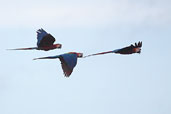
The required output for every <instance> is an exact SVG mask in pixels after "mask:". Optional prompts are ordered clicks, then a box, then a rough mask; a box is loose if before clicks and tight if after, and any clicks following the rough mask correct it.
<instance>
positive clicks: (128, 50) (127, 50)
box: [84, 42, 142, 58]
mask: <svg viewBox="0 0 171 114" xmlns="http://www.w3.org/2000/svg"><path fill="white" fill-rule="evenodd" d="M141 47H142V42H138V44H137V43H135V45H133V44H131V45H130V46H127V47H124V48H121V49H116V50H113V51H107V52H101V53H95V54H91V55H87V56H84V58H85V57H90V56H95V55H103V54H108V53H116V54H122V55H128V54H133V53H139V54H140V53H141Z"/></svg>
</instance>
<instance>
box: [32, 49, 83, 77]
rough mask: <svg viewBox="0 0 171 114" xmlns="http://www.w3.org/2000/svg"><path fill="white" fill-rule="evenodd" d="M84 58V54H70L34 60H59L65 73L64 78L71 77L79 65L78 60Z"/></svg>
mask: <svg viewBox="0 0 171 114" xmlns="http://www.w3.org/2000/svg"><path fill="white" fill-rule="evenodd" d="M82 57H83V53H76V52H69V53H65V54H61V55H56V56H48V57H40V58H35V59H33V60H37V59H56V58H58V59H59V60H60V61H61V66H62V69H63V72H64V76H65V77H69V76H70V75H71V73H72V71H73V69H74V67H75V66H76V65H77V58H82Z"/></svg>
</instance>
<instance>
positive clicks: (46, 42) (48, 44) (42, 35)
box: [8, 29, 62, 51]
mask: <svg viewBox="0 0 171 114" xmlns="http://www.w3.org/2000/svg"><path fill="white" fill-rule="evenodd" d="M54 42H55V38H54V37H53V36H52V35H51V34H49V33H47V32H46V31H45V30H43V29H39V30H37V47H30V48H17V49H8V50H33V49H36V50H44V51H49V50H53V49H56V48H61V47H62V45H61V44H54Z"/></svg>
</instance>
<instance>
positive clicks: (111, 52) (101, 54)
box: [84, 51, 114, 58]
mask: <svg viewBox="0 0 171 114" xmlns="http://www.w3.org/2000/svg"><path fill="white" fill-rule="evenodd" d="M108 53H114V51H107V52H101V53H95V54H91V55H87V56H84V58H86V57H90V56H95V55H103V54H108Z"/></svg>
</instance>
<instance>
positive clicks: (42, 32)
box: [37, 29, 48, 46]
mask: <svg viewBox="0 0 171 114" xmlns="http://www.w3.org/2000/svg"><path fill="white" fill-rule="evenodd" d="M46 35H48V33H47V32H46V31H45V30H43V29H39V30H38V31H37V40H38V41H37V46H39V44H40V42H41V40H42V39H43V37H45V36H46Z"/></svg>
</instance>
